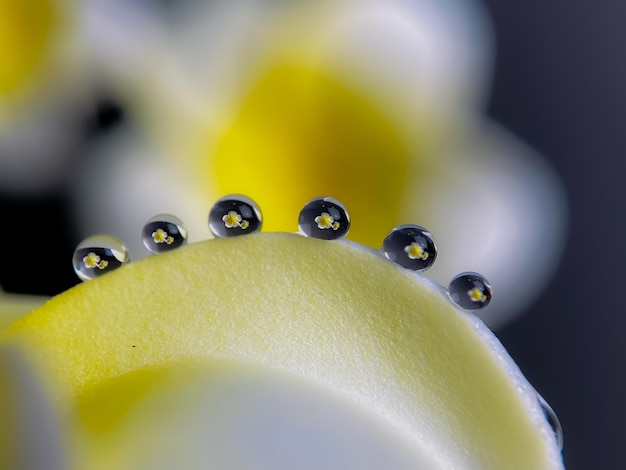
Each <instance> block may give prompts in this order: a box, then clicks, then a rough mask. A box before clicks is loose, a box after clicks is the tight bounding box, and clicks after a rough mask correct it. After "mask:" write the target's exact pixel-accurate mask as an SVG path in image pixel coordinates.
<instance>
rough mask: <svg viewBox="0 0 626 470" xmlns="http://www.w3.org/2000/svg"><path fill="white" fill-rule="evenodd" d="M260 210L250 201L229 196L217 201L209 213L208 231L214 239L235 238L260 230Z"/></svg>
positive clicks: (245, 198) (237, 196) (236, 195)
mask: <svg viewBox="0 0 626 470" xmlns="http://www.w3.org/2000/svg"><path fill="white" fill-rule="evenodd" d="M262 220H263V218H262V216H261V209H259V206H258V205H257V204H256V202H254V201H253V200H252V199H250V198H249V197H246V196H242V195H240V194H231V195H230V196H225V197H223V198H221V199H219V200H218V201H217V202H216V203H215V204H214V205H213V208H212V209H211V211H210V212H209V229H210V230H211V233H212V234H213V235H215V236H216V237H220V238H221V237H236V236H238V235H246V234H248V233H254V232H258V231H260V230H261V223H262Z"/></svg>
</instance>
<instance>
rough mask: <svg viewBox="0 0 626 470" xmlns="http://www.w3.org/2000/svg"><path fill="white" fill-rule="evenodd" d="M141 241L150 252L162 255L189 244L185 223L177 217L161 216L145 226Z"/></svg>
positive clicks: (149, 221) (153, 218)
mask: <svg viewBox="0 0 626 470" xmlns="http://www.w3.org/2000/svg"><path fill="white" fill-rule="evenodd" d="M141 239H142V241H143V244H144V246H145V247H146V248H147V249H148V250H149V251H151V252H152V253H161V252H163V251H169V250H173V249H174V248H178V247H179V246H181V245H184V244H185V243H187V229H186V228H185V225H184V224H183V221H182V220H180V219H179V218H178V217H176V216H175V215H172V214H159V215H155V216H154V217H152V218H151V219H150V220H148V222H146V225H144V226H143V229H142V230H141Z"/></svg>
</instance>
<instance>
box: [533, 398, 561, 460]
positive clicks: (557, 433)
mask: <svg viewBox="0 0 626 470" xmlns="http://www.w3.org/2000/svg"><path fill="white" fill-rule="evenodd" d="M537 401H538V402H539V406H541V411H543V414H544V416H545V417H546V420H547V421H548V424H549V425H550V427H551V428H552V432H554V437H555V438H556V443H557V445H558V446H559V449H561V450H563V427H562V426H561V421H559V417H558V416H557V415H556V413H555V412H554V410H553V409H552V407H551V406H550V405H549V404H548V402H547V401H546V400H545V398H543V397H542V396H541V395H539V394H537Z"/></svg>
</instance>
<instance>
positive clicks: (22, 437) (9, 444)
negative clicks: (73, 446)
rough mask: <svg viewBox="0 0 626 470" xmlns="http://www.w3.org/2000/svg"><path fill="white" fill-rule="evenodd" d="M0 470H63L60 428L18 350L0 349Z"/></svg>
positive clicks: (34, 376)
mask: <svg viewBox="0 0 626 470" xmlns="http://www.w3.org/2000/svg"><path fill="white" fill-rule="evenodd" d="M0 417H1V419H0V468H4V469H7V470H8V469H11V470H41V469H43V468H45V469H46V470H67V468H68V467H67V462H66V456H65V450H66V449H65V448H64V445H65V444H64V442H63V439H64V437H63V432H64V430H63V428H62V426H61V422H60V420H59V417H58V415H57V410H53V408H52V406H51V402H50V401H49V397H48V396H46V393H45V390H44V388H43V387H42V383H41V380H40V379H39V378H38V377H37V376H36V375H35V373H34V371H33V369H32V368H31V366H30V365H29V364H28V362H27V361H26V359H25V358H24V357H23V356H22V355H21V353H20V352H19V350H17V349H16V348H13V347H7V346H6V345H5V346H3V347H2V348H0Z"/></svg>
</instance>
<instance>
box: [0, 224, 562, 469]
mask: <svg viewBox="0 0 626 470" xmlns="http://www.w3.org/2000/svg"><path fill="white" fill-rule="evenodd" d="M224 259H236V260H239V262H237V263H223V260H224ZM0 338H1V342H16V343H18V344H20V345H21V346H22V347H23V348H24V350H25V351H27V352H28V353H29V356H30V357H31V358H32V360H33V361H34V363H35V364H37V365H38V366H40V367H41V370H42V371H44V373H45V376H46V380H49V382H50V383H51V384H52V385H51V387H52V393H53V396H54V397H55V399H57V400H58V401H59V403H60V406H61V407H62V409H67V408H70V409H73V408H75V407H76V406H77V404H81V405H80V406H82V408H81V409H82V413H83V416H92V417H93V409H97V408H98V407H99V406H101V405H102V403H103V400H108V401H109V402H111V400H112V399H113V401H115V402H119V403H122V405H120V406H119V409H121V410H122V411H124V410H127V409H128V408H131V409H135V405H134V403H139V404H141V403H142V402H143V400H142V397H143V396H144V395H146V394H147V392H146V389H151V385H150V384H151V383H154V381H156V382H158V381H159V380H163V382H164V383H165V386H164V387H159V386H157V387H156V390H157V391H162V390H164V389H168V387H169V389H170V390H172V387H174V388H173V389H174V390H176V387H175V386H173V385H172V383H176V381H175V380H174V381H172V380H167V377H171V375H168V374H169V373H168V372H167V371H168V370H170V371H171V369H168V367H170V368H171V366H173V365H176V364H188V365H189V364H193V363H197V362H202V363H205V364H206V363H207V361H208V362H209V363H210V364H215V363H216V361H217V362H219V361H232V362H234V363H239V364H247V365H248V366H249V367H251V370H255V369H256V370H266V369H274V370H277V371H281V373H283V374H285V375H286V376H287V377H292V378H293V380H302V381H304V382H306V383H309V384H310V386H311V387H321V388H322V389H325V390H329V391H332V393H334V394H336V396H337V397H338V399H342V400H347V401H349V402H351V403H353V404H354V405H355V406H356V407H358V409H359V410H360V413H362V414H363V415H364V416H367V417H368V419H371V420H374V421H373V422H379V423H380V426H382V427H383V428H389V429H393V431H394V432H396V433H399V435H401V436H402V439H401V441H402V442H405V443H408V444H407V445H408V447H407V448H408V449H409V450H411V451H412V452H413V453H415V455H420V456H422V457H424V458H427V459H430V461H433V462H437V464H438V465H439V466H440V468H480V469H488V468H493V469H502V468H507V469H516V468H520V469H529V468H532V469H537V470H539V469H552V468H562V462H561V459H560V455H559V451H558V448H557V446H556V441H555V439H554V436H552V434H551V430H550V428H549V426H548V425H547V423H546V421H545V419H544V418H543V415H542V412H541V409H540V407H539V405H538V403H537V398H536V394H535V391H534V389H532V387H531V386H530V385H529V384H528V383H527V382H526V381H525V379H524V378H523V376H522V375H521V373H520V371H519V369H518V368H517V367H516V366H515V364H514V363H513V361H512V360H511V359H510V358H509V356H508V355H507V353H506V351H505V350H504V349H503V348H502V346H501V345H500V343H499V342H498V341H497V339H496V338H495V337H494V336H493V335H492V334H491V333H490V332H489V330H487V329H486V327H484V325H483V324H482V322H481V321H480V320H478V319H477V318H476V317H474V316H472V315H466V314H464V313H461V312H459V311H457V310H456V309H455V308H454V307H453V306H452V304H451V303H450V302H449V300H448V298H447V297H446V295H445V293H444V292H443V290H442V289H441V288H439V287H438V286H437V285H435V284H434V283H432V282H430V281H429V280H428V279H427V278H425V277H422V276H419V275H415V274H413V273H409V272H407V271H404V270H402V269H400V268H398V267H397V266H396V265H394V264H392V263H391V262H389V261H387V260H385V259H384V258H383V257H382V256H380V255H379V254H378V253H376V252H374V251H372V250H368V249H366V248H364V247H363V246H360V245H355V244H352V243H349V242H326V241H321V240H316V239H309V238H304V237H300V236H297V235H291V234H266V233H262V234H253V235H248V236H245V237H234V238H227V239H216V240H208V241H205V242H200V243H194V244H191V245H187V246H186V247H183V248H180V249H178V250H176V251H173V252H169V253H165V254H161V255H158V256H151V257H148V258H144V259H142V260H139V261H136V262H134V263H131V264H129V265H127V266H124V267H123V268H120V269H118V270H116V271H113V272H111V273H109V274H107V275H105V276H102V277H100V278H98V279H95V280H92V281H88V282H86V283H84V284H82V285H79V286H76V287H75V288H73V289H70V290H69V291H67V292H65V293H63V294H61V295H59V296H57V297H56V298H54V299H52V300H51V301H49V302H48V303H46V304H45V305H44V306H42V307H41V308H39V309H37V310H35V311H34V312H32V313H31V314H29V315H27V316H26V317H24V318H22V319H21V320H18V321H17V322H15V323H14V324H12V325H11V326H10V327H8V328H7V329H5V330H4V331H3V332H2V334H1V335H0ZM211 367H213V369H212V370H213V371H215V370H218V371H219V370H222V371H223V370H227V369H228V368H227V369H224V368H223V367H222V368H221V369H220V368H219V367H218V366H211ZM237 367H239V366H237ZM237 367H235V366H233V367H232V370H234V371H236V370H238V369H237ZM241 367H243V366H241ZM163 368H164V369H163ZM150 370H155V371H159V370H165V371H166V373H165V376H164V377H165V378H166V379H163V378H162V376H161V375H160V373H156V375H154V376H152V375H151V373H150V372H149V371H150ZM146 371H147V372H146ZM133 374H138V375H136V376H135V375H133ZM145 374H147V375H145ZM218 375H219V374H218ZM213 376H215V374H213ZM133 377H135V378H133ZM137 377H139V379H137ZM146 377H147V379H146ZM150 377H155V378H154V380H153V379H151V378H150ZM204 377H206V375H204ZM210 377H211V374H209V378H210ZM297 378H299V379H297ZM207 380H208V381H209V383H212V382H211V380H210V379H207ZM120 382H121V383H122V384H125V385H124V386H119V383H120ZM133 383H136V384H137V385H136V386H134V385H132V384H133ZM116 384H117V385H116ZM129 384H130V385H129ZM107 387H109V392H107V393H102V390H106V388H107ZM148 395H151V394H148ZM151 396H152V395H151ZM93 397H96V398H97V397H100V398H97V399H95V400H94V399H93ZM106 397H108V398H106ZM133 397H135V398H133ZM137 397H138V398H137ZM137 406H139V405H137ZM183 406H184V405H183ZM119 409H118V411H119ZM89 410H92V411H89ZM163 412H165V411H163ZM139 414H141V413H139ZM112 416H113V415H112ZM117 416H120V415H119V413H118V415H117ZM132 416H135V417H136V416H137V415H136V414H135V415H132V413H131V418H129V419H130V421H131V422H134V423H135V424H136V423H137V422H138V421H137V419H138V418H135V421H133V418H132ZM87 422H91V423H92V424H93V420H92V421H89V418H87ZM124 423H127V422H126V421H125V420H122V424H124ZM139 423H143V424H144V426H145V422H144V421H143V420H141V419H140V420H139ZM127 424H128V423H127ZM118 425H119V426H120V427H121V428H122V429H123V426H122V425H121V424H115V422H113V423H112V424H111V423H110V424H109V425H108V426H109V429H110V428H111V427H113V428H115V427H116V426H118ZM131 427H132V426H131ZM87 428H89V426H87ZM96 428H98V426H96ZM104 428H107V426H106V425H105V426H104ZM91 429H92V432H94V429H95V428H93V426H92V427H91ZM100 429H102V427H100ZM77 432H78V431H77ZM175 432H176V431H175V429H172V430H171V433H172V434H173V435H174V434H175ZM95 434H96V437H95V438H94V439H96V442H98V441H97V433H95ZM112 435H113V436H115V435H116V433H113V434H112ZM118 442H119V441H118ZM100 444H101V445H103V443H102V442H100ZM111 445H113V444H111ZM86 447H88V446H86ZM118 450H119V449H118ZM110 452H111V453H115V449H110ZM137 452H141V449H137ZM149 452H151V451H149Z"/></svg>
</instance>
